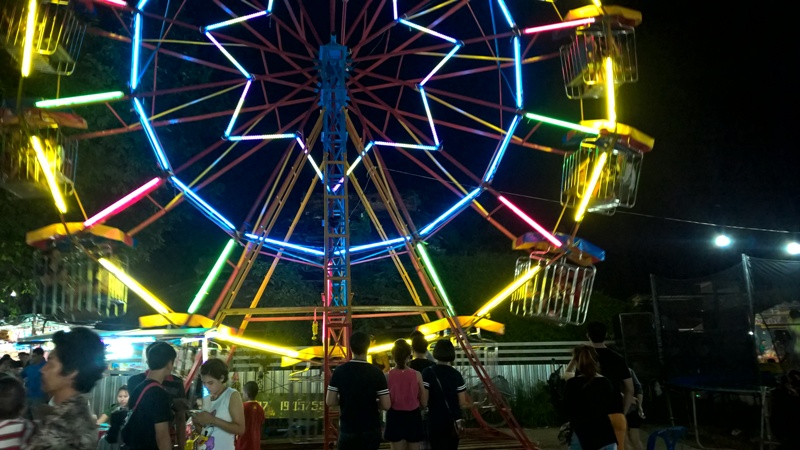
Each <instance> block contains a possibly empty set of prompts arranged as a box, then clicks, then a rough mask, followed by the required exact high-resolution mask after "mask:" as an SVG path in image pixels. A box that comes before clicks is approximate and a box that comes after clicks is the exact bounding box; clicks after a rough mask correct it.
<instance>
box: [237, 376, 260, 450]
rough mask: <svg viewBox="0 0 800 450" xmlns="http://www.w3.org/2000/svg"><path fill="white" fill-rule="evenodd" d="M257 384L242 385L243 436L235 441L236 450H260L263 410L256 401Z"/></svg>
mask: <svg viewBox="0 0 800 450" xmlns="http://www.w3.org/2000/svg"><path fill="white" fill-rule="evenodd" d="M257 395H258V383H256V382H255V381H248V382H247V383H245V384H244V434H242V435H241V436H239V438H238V439H237V440H236V450H258V449H260V448H261V426H262V425H263V424H264V408H262V407H261V405H260V404H259V403H258V402H257V401H256V396H257Z"/></svg>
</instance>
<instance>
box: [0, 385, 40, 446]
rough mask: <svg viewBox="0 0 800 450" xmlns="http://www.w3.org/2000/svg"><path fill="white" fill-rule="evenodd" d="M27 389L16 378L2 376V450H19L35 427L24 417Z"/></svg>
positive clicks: (0, 414)
mask: <svg viewBox="0 0 800 450" xmlns="http://www.w3.org/2000/svg"><path fill="white" fill-rule="evenodd" d="M24 409H25V387H24V386H23V385H22V382H21V381H20V380H19V379H18V378H17V377H15V376H13V375H9V374H5V373H4V374H0V450H19V449H20V448H21V447H22V444H23V443H25V442H27V441H28V438H30V435H31V433H32V432H33V425H32V424H31V423H30V422H29V421H28V420H27V419H24V418H23V417H22V412H23V410H24Z"/></svg>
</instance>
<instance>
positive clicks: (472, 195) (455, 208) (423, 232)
mask: <svg viewBox="0 0 800 450" xmlns="http://www.w3.org/2000/svg"><path fill="white" fill-rule="evenodd" d="M481 192H483V188H475V190H473V191H472V192H470V193H469V194H467V196H466V197H464V198H462V199H461V200H459V201H458V203H456V204H455V205H453V206H452V207H451V208H450V209H448V210H447V211H446V212H445V213H444V214H442V215H441V216H439V217H438V218H437V219H436V220H434V221H433V222H431V223H429V224H428V225H427V226H425V228H423V229H422V230H420V232H419V235H420V236H425V235H426V234H428V233H430V232H431V231H433V229H434V228H436V226H438V225H439V224H440V223H442V222H443V221H445V220H446V219H447V218H449V217H450V216H452V215H453V214H455V213H456V211H458V210H459V209H461V208H462V207H463V206H464V205H466V204H467V203H469V202H471V201H472V200H473V199H474V198H475V197H477V196H478V195H479V194H480V193H481Z"/></svg>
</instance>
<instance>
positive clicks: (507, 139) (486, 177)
mask: <svg viewBox="0 0 800 450" xmlns="http://www.w3.org/2000/svg"><path fill="white" fill-rule="evenodd" d="M521 117H522V116H520V115H516V116H514V120H513V121H512V122H511V126H510V127H508V132H507V133H506V137H505V138H503V142H502V143H501V144H500V148H498V149H497V153H495V154H494V159H493V160H492V164H491V165H490V166H489V169H487V170H486V175H484V176H483V182H484V183H489V182H491V181H492V179H493V178H494V174H495V173H497V168H498V167H499V166H500V160H502V159H503V155H505V153H506V149H507V148H508V143H509V142H511V138H512V137H513V136H514V131H515V130H516V129H517V125H518V124H519V120H520V118H521Z"/></svg>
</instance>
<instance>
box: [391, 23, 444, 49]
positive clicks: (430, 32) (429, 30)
mask: <svg viewBox="0 0 800 450" xmlns="http://www.w3.org/2000/svg"><path fill="white" fill-rule="evenodd" d="M397 21H398V22H400V23H402V24H403V25H407V26H409V27H411V28H414V29H417V30H419V31H422V32H423V33H428V34H430V35H431V36H436V37H438V38H440V39H444V40H445V41H447V42H451V43H453V44H458V41H456V40H455V39H453V38H451V37H450V36H445V35H443V34H442V33H438V32H436V31H433V30H431V29H429V28H425V27H421V26H419V25H417V24H415V23H413V22H409V21H407V20H406V19H398V20H397Z"/></svg>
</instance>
